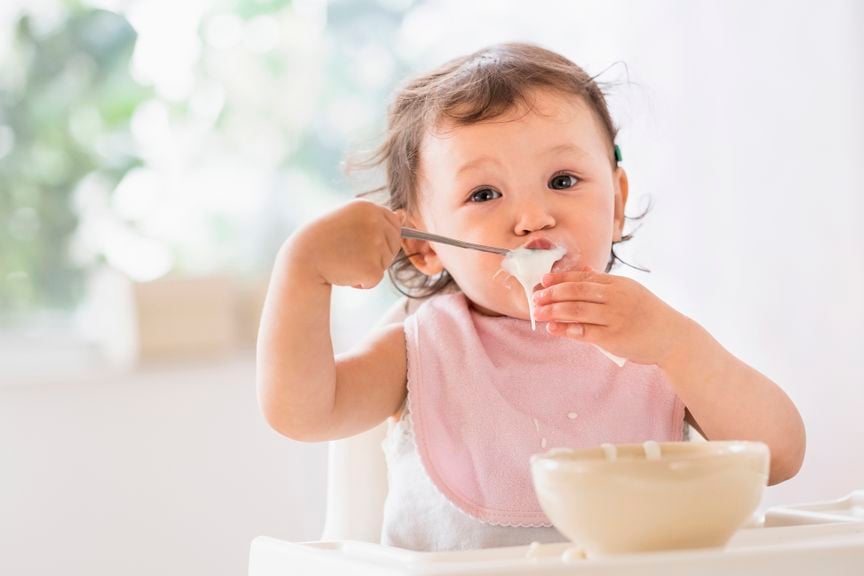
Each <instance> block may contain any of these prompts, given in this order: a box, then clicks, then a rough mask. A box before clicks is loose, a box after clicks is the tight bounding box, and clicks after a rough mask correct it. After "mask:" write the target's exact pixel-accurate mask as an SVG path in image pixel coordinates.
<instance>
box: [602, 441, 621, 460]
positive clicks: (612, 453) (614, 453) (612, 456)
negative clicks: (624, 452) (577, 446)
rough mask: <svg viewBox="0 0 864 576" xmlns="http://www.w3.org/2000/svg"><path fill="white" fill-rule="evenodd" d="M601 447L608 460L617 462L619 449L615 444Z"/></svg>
mask: <svg viewBox="0 0 864 576" xmlns="http://www.w3.org/2000/svg"><path fill="white" fill-rule="evenodd" d="M600 447H601V448H602V449H603V453H604V454H605V455H606V460H608V461H609V462H615V460H617V459H618V449H617V448H616V447H615V445H614V444H606V443H604V444H601V445H600Z"/></svg>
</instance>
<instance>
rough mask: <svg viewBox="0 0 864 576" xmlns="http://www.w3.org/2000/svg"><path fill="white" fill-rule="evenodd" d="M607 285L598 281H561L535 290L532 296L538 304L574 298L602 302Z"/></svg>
mask: <svg viewBox="0 0 864 576" xmlns="http://www.w3.org/2000/svg"><path fill="white" fill-rule="evenodd" d="M607 286H608V284H601V283H599V282H563V283H561V284H554V285H552V286H549V287H547V288H543V289H541V290H537V291H536V292H534V294H533V295H532V297H533V298H534V304H536V305H538V306H542V305H545V304H553V303H555V302H568V301H574V300H575V301H579V302H594V303H597V304H604V303H605V302H606V301H607V294H606V290H607Z"/></svg>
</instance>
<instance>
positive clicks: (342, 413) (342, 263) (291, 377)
mask: <svg viewBox="0 0 864 576" xmlns="http://www.w3.org/2000/svg"><path fill="white" fill-rule="evenodd" d="M400 224H401V223H400V221H399V218H398V216H397V215H396V214H394V213H393V212H390V211H389V210H387V209H386V208H382V207H380V206H376V205H374V204H372V203H370V202H363V201H360V202H352V203H350V204H348V205H346V206H345V207H343V208H340V209H339V210H337V211H335V212H333V213H331V214H328V215H327V216H325V217H323V218H321V219H319V220H316V221H315V222H313V223H311V224H309V225H308V226H306V227H304V228H302V229H301V230H299V231H298V232H297V233H296V234H294V236H292V237H291V238H290V239H289V240H288V241H287V242H286V243H285V245H284V246H283V247H282V249H281V250H280V251H279V254H278V256H277V258H276V264H275V266H274V268H273V276H272V278H271V281H270V286H269V289H268V293H267V299H266V302H265V305H264V311H263V314H262V318H261V326H260V329H259V332H258V353H257V372H258V396H259V403H260V405H261V410H262V412H263V413H264V415H265V417H266V418H267V421H268V422H269V424H270V426H272V427H273V429H275V430H276V431H278V432H280V433H281V434H284V435H285V436H288V437H290V438H294V439H296V440H304V441H321V440H330V439H335V438H341V437H345V436H351V435H353V434H357V433H359V432H362V431H363V430H367V429H369V428H371V427H373V426H375V425H376V424H378V423H380V422H382V421H383V420H384V419H386V418H387V417H388V416H390V415H391V414H393V413H395V412H396V411H397V410H398V409H399V407H400V406H401V404H402V400H403V398H404V395H405V339H404V335H403V332H402V326H401V324H398V323H397V324H390V325H387V326H385V327H383V328H381V329H379V330H378V331H376V332H375V333H374V334H373V335H372V336H370V337H369V338H368V339H367V340H366V341H365V342H364V343H363V344H361V345H360V346H359V347H357V348H356V349H354V350H352V351H351V352H349V353H347V354H341V355H339V356H338V357H334V354H333V345H332V342H331V337H330V296H331V291H332V286H333V285H348V286H357V287H363V288H371V287H372V286H375V285H376V284H378V282H380V280H381V278H382V277H383V275H384V273H385V272H386V270H387V266H388V265H389V264H390V262H391V261H392V260H393V257H394V255H395V254H396V253H397V252H398V250H399V243H400V238H399V228H400Z"/></svg>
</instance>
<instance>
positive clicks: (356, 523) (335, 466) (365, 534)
mask: <svg viewBox="0 0 864 576" xmlns="http://www.w3.org/2000/svg"><path fill="white" fill-rule="evenodd" d="M386 431H387V423H386V422H384V423H382V424H379V425H378V426H376V427H375V428H373V429H372V430H368V431H366V432H363V433H362V434H358V435H357V436H353V437H351V438H345V439H343V440H335V441H333V442H330V447H329V451H328V454H327V513H326V517H325V521H324V532H323V534H322V535H321V540H363V541H366V542H379V541H380V537H381V523H382V519H383V512H384V499H385V498H386V497H387V464H386V462H385V460H384V452H383V451H382V450H381V441H382V440H383V439H384V435H385V433H386Z"/></svg>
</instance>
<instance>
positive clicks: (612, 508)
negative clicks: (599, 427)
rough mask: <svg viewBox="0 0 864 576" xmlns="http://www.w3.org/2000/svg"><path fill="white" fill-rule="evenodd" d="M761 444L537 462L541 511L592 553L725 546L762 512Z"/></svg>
mask: <svg viewBox="0 0 864 576" xmlns="http://www.w3.org/2000/svg"><path fill="white" fill-rule="evenodd" d="M769 460H770V455H769V450H768V447H767V446H766V445H765V444H762V443H761V442H737V441H730V442H692V443H691V442H665V443H655V442H646V443H645V444H644V445H643V444H619V445H609V444H605V445H603V446H602V447H600V446H598V447H596V448H584V449H576V450H570V449H562V448H557V449H553V450H550V451H549V452H547V453H545V454H536V455H534V456H533V457H532V458H531V475H532V478H533V480H534V489H535V491H536V492H537V498H538V500H539V501H540V506H541V507H542V508H543V511H544V512H545V513H546V515H547V516H548V517H549V520H550V521H551V522H552V523H553V524H554V525H555V527H556V528H558V530H559V531H560V532H561V533H562V534H563V535H564V536H566V537H567V538H569V539H570V540H572V541H573V542H574V543H575V544H576V545H578V546H580V547H582V548H584V549H585V550H586V551H587V552H588V553H589V554H592V555H604V554H622V553H633V552H648V551H654V550H672V549H682V548H709V547H722V546H724V545H725V544H726V543H727V542H728V541H729V539H730V538H731V537H732V535H733V534H734V533H735V531H736V530H737V529H738V528H740V527H741V526H742V525H743V524H744V523H745V522H746V521H747V520H748V518H749V517H750V516H751V515H752V514H753V512H754V511H755V510H756V507H757V506H758V505H759V501H760V499H761V497H762V491H763V489H764V488H765V485H766V484H767V482H768V465H769Z"/></svg>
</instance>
